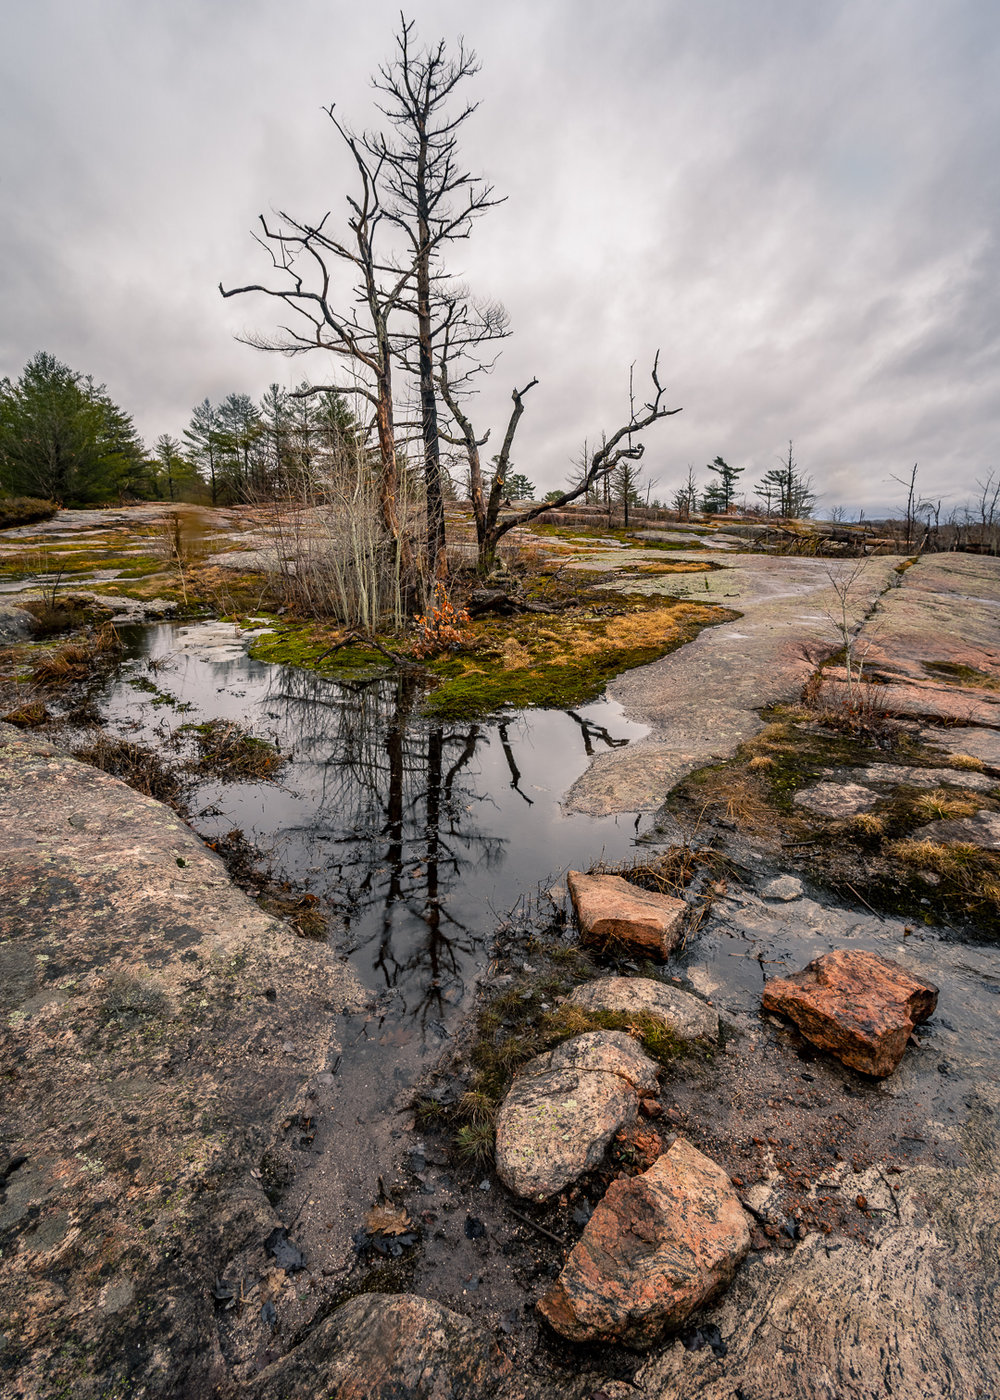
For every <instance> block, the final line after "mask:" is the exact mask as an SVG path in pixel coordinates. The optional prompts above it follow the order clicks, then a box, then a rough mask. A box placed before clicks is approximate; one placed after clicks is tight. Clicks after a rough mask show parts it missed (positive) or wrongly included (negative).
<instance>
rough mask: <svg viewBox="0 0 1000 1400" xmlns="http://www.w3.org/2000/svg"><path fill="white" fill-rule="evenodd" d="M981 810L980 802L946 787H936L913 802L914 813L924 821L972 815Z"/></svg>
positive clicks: (954, 818)
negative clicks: (948, 790) (960, 795)
mask: <svg viewBox="0 0 1000 1400" xmlns="http://www.w3.org/2000/svg"><path fill="white" fill-rule="evenodd" d="M978 810H979V804H978V803H977V802H975V801H974V800H973V799H971V798H968V797H956V796H954V795H953V794H951V793H948V792H946V791H945V790H944V788H935V789H934V791H933V792H926V793H924V794H923V795H922V796H921V797H918V798H917V800H916V801H915V802H914V804H913V811H914V813H915V814H916V815H917V816H918V817H919V818H920V819H921V820H922V821H928V822H931V821H941V820H956V819H957V818H960V817H971V816H974V815H975V813H976V812H977V811H978Z"/></svg>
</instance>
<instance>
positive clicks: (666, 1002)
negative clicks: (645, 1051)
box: [567, 977, 719, 1040]
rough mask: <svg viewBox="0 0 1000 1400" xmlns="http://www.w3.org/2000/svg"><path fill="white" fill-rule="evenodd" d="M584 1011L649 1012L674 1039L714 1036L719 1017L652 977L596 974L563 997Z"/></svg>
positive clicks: (704, 1038)
mask: <svg viewBox="0 0 1000 1400" xmlns="http://www.w3.org/2000/svg"><path fill="white" fill-rule="evenodd" d="M567 1001H569V1002H571V1003H572V1004H573V1005H574V1006H579V1007H582V1009H583V1010H584V1011H619V1012H622V1013H624V1014H626V1015H627V1014H630V1013H640V1014H644V1015H646V1016H652V1017H653V1018H654V1019H655V1020H657V1021H659V1022H660V1023H661V1024H662V1025H664V1026H665V1027H666V1028H667V1030H669V1031H670V1032H672V1034H673V1035H675V1036H677V1038H678V1040H718V1038H719V1018H718V1016H717V1015H716V1013H715V1012H714V1011H713V1010H712V1008H711V1007H710V1006H707V1005H706V1004H705V1002H703V1001H701V1000H700V999H699V998H698V997H694V996H692V995H691V994H690V992H682V991H681V990H680V989H679V988H678V987H671V986H669V985H668V984H667V983H666V982H657V981H654V980H653V978H652V977H596V978H595V979H594V981H593V982H584V983H583V984H582V986H579V987H576V988H574V990H573V991H572V992H570V994H569V996H568V997H567Z"/></svg>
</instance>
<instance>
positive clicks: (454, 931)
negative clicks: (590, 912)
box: [95, 623, 649, 1058]
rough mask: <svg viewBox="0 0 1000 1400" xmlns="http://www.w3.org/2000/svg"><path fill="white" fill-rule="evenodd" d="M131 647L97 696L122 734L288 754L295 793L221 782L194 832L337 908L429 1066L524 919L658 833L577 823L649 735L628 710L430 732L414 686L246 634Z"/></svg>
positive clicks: (203, 786) (603, 821) (178, 636)
mask: <svg viewBox="0 0 1000 1400" xmlns="http://www.w3.org/2000/svg"><path fill="white" fill-rule="evenodd" d="M124 637H125V639H126V642H127V647H128V650H127V652H126V657H125V660H124V661H123V663H122V665H121V667H120V669H119V671H118V674H117V676H116V677H115V678H114V679H113V680H112V681H111V682H110V683H108V684H107V685H106V686H105V687H104V688H103V689H102V690H101V691H100V692H99V693H98V694H97V696H96V697H95V698H96V701H97V704H98V707H99V708H100V710H101V711H102V713H103V714H104V716H105V717H106V719H107V720H108V722H109V726H110V728H111V729H112V730H116V731H119V732H121V733H122V734H124V735H125V736H127V737H128V738H130V739H133V740H135V741H137V742H139V743H143V744H148V745H150V746H154V747H156V748H159V749H163V748H165V747H166V746H169V743H170V736H171V734H172V733H173V732H174V731H175V730H177V729H178V727H179V726H181V725H183V724H197V723H200V722H201V721H204V720H208V719H231V720H236V721H238V722H239V723H240V724H241V725H244V726H245V727H246V728H247V729H249V730H250V731H251V732H252V733H253V734H254V735H255V736H257V737H258V738H265V739H268V740H270V741H271V742H272V743H274V744H276V745H277V747H278V748H279V749H280V751H281V752H282V753H283V754H285V755H286V756H287V758H288V762H287V764H286V765H285V767H284V768H283V769H282V770H281V773H280V775H279V778H278V780H277V782H237V783H223V782H219V781H215V780H211V781H203V782H201V783H200V784H199V786H198V787H197V788H196V789H195V792H194V795H193V797H192V799H191V800H190V807H191V811H192V813H193V824H194V826H195V827H196V829H197V830H198V831H199V832H200V833H201V834H202V835H203V836H204V837H206V839H208V840H210V841H211V840H215V839H216V838H218V837H220V836H223V835H225V834H226V833H228V832H230V831H232V830H233V829H234V828H238V829H239V830H241V831H242V832H243V833H244V835H245V837H246V838H247V840H248V841H249V842H250V843H251V845H252V846H253V847H255V848H256V850H257V851H258V852H259V853H260V857H261V863H262V864H263V865H265V866H269V867H270V870H271V872H272V874H273V875H274V877H275V878H277V879H278V880H287V881H288V882H289V883H290V884H292V885H293V886H294V888H295V889H296V890H297V891H307V892H309V893H310V894H313V895H315V896H317V898H318V899H319V901H320V908H321V909H322V910H323V911H324V912H326V913H328V914H329V915H330V916H331V933H330V937H331V939H332V941H334V942H335V944H336V945H337V946H338V947H339V948H341V949H342V950H343V952H344V954H345V956H348V957H349V958H350V960H351V962H352V964H353V965H354V966H355V968H356V969H357V971H358V973H359V975H360V976H361V978H362V980H363V981H364V982H365V983H366V985H368V986H370V987H371V988H372V989H373V990H374V991H381V992H385V993H391V994H392V996H391V1000H389V999H388V998H387V1001H386V1006H385V1010H386V1013H387V1017H388V1020H389V1021H390V1022H392V1023H394V1024H395V1026H396V1027H397V1032H396V1033H397V1034H398V1035H399V1036H401V1037H404V1038H405V1039H406V1040H407V1041H410V1042H411V1043H412V1042H415V1044H416V1046H418V1047H419V1052H420V1057H421V1058H422V1055H423V1054H426V1053H428V1052H430V1051H435V1050H436V1048H437V1047H438V1046H439V1045H440V1043H441V1040H442V1038H443V1037H444V1036H445V1034H446V1033H447V1030H448V1027H449V1023H450V1022H451V1020H452V1018H453V1016H454V1014H455V1012H456V1011H457V1010H458V1009H460V1008H461V1007H462V1006H463V1005H465V1004H467V995H468V993H469V991H470V990H471V987H472V984H473V982H474V979H475V977H476V975H477V974H478V973H479V972H480V971H481V969H482V968H483V966H484V964H485V962H486V960H487V958H488V956H489V949H490V944H491V940H492V937H493V933H494V931H495V928H496V926H497V924H498V922H499V921H500V920H501V919H502V918H503V917H504V915H505V914H507V913H509V912H510V911H511V909H512V908H513V907H514V906H515V905H517V903H518V902H519V901H520V900H521V899H522V897H524V896H525V895H531V894H533V893H534V892H535V891H536V890H537V889H538V887H539V886H543V887H544V886H546V885H548V884H550V883H551V882H552V880H553V879H554V878H557V877H558V876H560V875H561V874H562V872H563V871H564V870H565V868H566V867H567V866H577V867H581V868H584V869H586V868H587V866H588V865H589V864H591V863H592V862H593V861H595V860H598V859H601V858H604V859H605V860H607V861H618V860H621V859H622V858H623V857H625V856H626V855H627V854H628V852H629V849H630V847H631V846H632V845H633V843H634V842H635V840H636V838H637V837H638V836H639V835H641V833H642V831H643V830H644V829H645V826H646V825H648V821H649V819H648V818H640V817H638V816H635V815H630V816H617V817H606V818H592V817H586V816H580V815H578V814H564V813H563V812H562V810H561V808H560V799H561V798H562V796H563V794H564V793H565V792H566V790H567V789H568V788H569V786H570V785H571V783H572V782H573V781H574V779H575V778H576V777H578V775H579V774H580V773H581V772H582V771H583V770H584V769H585V767H586V766H587V763H588V760H589V756H590V755H591V754H594V753H597V752H599V751H600V750H601V749H603V748H605V747H618V746H621V745H625V744H627V743H629V742H630V741H632V740H634V739H637V738H639V737H641V736H642V735H643V734H644V733H645V732H646V731H645V729H644V728H643V727H642V726H640V725H637V724H634V723H631V722H630V721H628V720H626V719H625V718H624V716H623V714H622V711H621V708H620V707H619V706H618V705H616V704H614V703H612V702H609V701H597V702H595V703H593V704H590V705H586V706H582V707H580V708H579V709H577V710H573V711H566V712H563V711H555V710H531V711H515V712H512V713H511V714H510V715H509V716H508V717H505V718H503V719H500V720H491V721H489V722H480V723H466V724H455V723H450V724H442V723H440V722H430V721H427V720H424V719H422V718H420V716H419V714H418V710H419V703H420V698H421V692H420V689H419V686H418V685H417V684H416V683H414V682H413V681H412V680H408V679H405V678H398V677H393V678H388V679H378V680H372V681H367V682H351V683H346V682H345V683H337V682H334V681H330V680H324V679H322V678H321V677H318V676H316V675H314V674H312V673H310V672H307V671H301V670H296V669H294V668H292V667H286V666H275V665H268V664H266V663H263V662H259V661H254V660H252V659H250V658H249V657H248V656H247V655H246V652H245V649H244V647H245V640H244V638H242V637H241V636H240V634H239V633H238V632H237V630H236V629H235V628H234V627H232V626H231V625H229V624H223V623H201V624H197V625H194V626H182V625H178V624H160V625H156V626H149V627H144V628H138V629H134V630H132V631H131V632H128V631H126V632H125V633H124ZM140 687H141V688H140ZM154 692H155V693H154ZM167 752H168V753H169V752H170V750H169V748H167Z"/></svg>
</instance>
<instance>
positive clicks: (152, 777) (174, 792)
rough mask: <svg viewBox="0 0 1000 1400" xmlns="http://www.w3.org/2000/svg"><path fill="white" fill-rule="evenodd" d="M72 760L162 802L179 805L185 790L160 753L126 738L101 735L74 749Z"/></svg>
mask: <svg viewBox="0 0 1000 1400" xmlns="http://www.w3.org/2000/svg"><path fill="white" fill-rule="evenodd" d="M73 757H74V758H79V759H81V760H82V762H84V763H89V764H91V765H92V766H93V767H94V768H99V769H100V770H101V772H102V773H110V774H111V775H112V776H113V777H116V778H121V779H122V781H123V782H126V783H128V785H129V787H131V788H135V790H136V792H141V793H144V794H145V795H146V796H147V797H155V798H157V799H158V800H159V801H160V802H169V803H173V804H174V805H176V804H177V803H178V802H179V800H180V795H181V791H182V786H181V781H180V778H179V777H178V776H177V774H176V772H174V770H173V769H172V768H170V767H169V766H168V765H167V764H165V763H164V762H163V760H162V759H161V758H160V756H159V754H157V753H154V751H153V750H152V749H147V748H144V747H143V746H142V745H141V744H133V743H130V742H129V741H128V740H127V739H115V738H111V737H110V736H109V735H107V734H100V735H98V736H97V738H95V739H94V741H93V742H92V743H90V744H88V745H86V746H85V747H83V748H79V749H74V751H73Z"/></svg>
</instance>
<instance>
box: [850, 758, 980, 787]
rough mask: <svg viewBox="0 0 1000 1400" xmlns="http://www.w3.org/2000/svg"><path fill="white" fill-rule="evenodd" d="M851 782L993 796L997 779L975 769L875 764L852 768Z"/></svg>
mask: <svg viewBox="0 0 1000 1400" xmlns="http://www.w3.org/2000/svg"><path fill="white" fill-rule="evenodd" d="M845 777H847V778H848V779H849V780H850V781H851V782H855V783H862V784H864V783H875V784H881V785H882V786H883V787H915V788H937V787H963V788H967V789H968V790H969V792H992V791H993V789H994V788H995V787H996V786H997V780H996V778H991V777H990V776H989V774H988V773H977V772H976V771H975V769H973V768H907V767H906V766H905V765H904V764H901V763H873V764H872V765H871V767H870V768H851V769H849V770H848V771H847V773H846V774H845Z"/></svg>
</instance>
